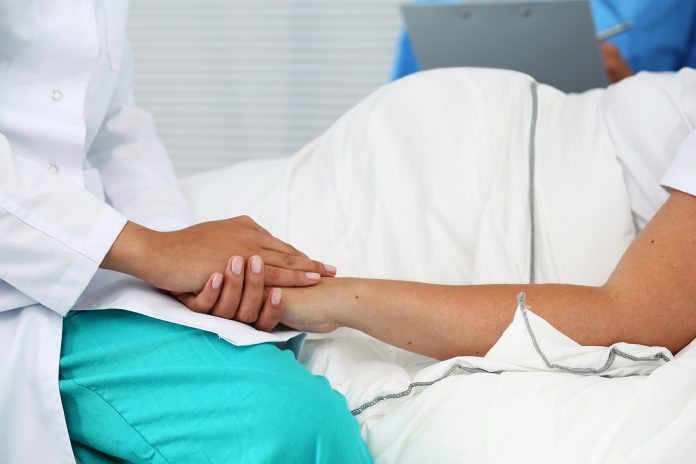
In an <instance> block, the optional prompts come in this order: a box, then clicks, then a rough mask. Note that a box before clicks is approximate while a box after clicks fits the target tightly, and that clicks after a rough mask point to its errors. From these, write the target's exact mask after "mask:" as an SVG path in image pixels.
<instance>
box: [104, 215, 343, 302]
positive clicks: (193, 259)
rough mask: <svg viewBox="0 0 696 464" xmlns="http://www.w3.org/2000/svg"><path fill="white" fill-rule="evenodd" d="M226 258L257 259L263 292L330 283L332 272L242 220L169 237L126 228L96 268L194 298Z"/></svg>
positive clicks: (198, 227) (137, 227)
mask: <svg viewBox="0 0 696 464" xmlns="http://www.w3.org/2000/svg"><path fill="white" fill-rule="evenodd" d="M230 256H241V257H242V258H244V260H245V261H246V260H248V259H249V258H251V257H252V256H259V257H260V258H261V259H262V261H263V263H264V265H263V268H264V269H263V271H264V272H263V276H264V283H265V284H266V285H267V286H283V287H294V286H309V285H314V284H316V283H317V282H318V281H319V279H320V278H321V277H322V276H324V277H333V276H334V275H335V274H336V269H335V268H334V267H333V266H326V265H324V264H322V263H320V262H318V261H314V260H311V259H309V258H308V257H307V256H306V255H304V254H303V253H301V252H299V251H297V250H296V249H295V248H294V247H292V246H290V245H288V244H287V243H285V242H283V241H281V240H278V239H277V238H275V237H273V236H272V235H271V234H270V233H269V232H268V231H266V230H265V229H264V228H262V227H261V226H259V225H258V224H256V223H255V222H254V221H253V220H252V219H250V218H249V217H247V216H240V217H236V218H232V219H225V220H221V221H211V222H204V223H201V224H196V225H194V226H191V227H187V228H185V229H181V230H178V231H174V232H158V231H154V230H151V229H148V228H146V227H143V226H140V225H138V224H135V223H133V222H130V221H129V222H128V223H127V224H126V226H125V227H124V228H123V230H122V231H121V233H120V235H119V236H118V238H117V239H116V241H115V242H114V244H113V245H112V247H111V249H110V250H109V252H108V253H107V254H106V257H105V258H104V260H103V261H102V263H101V267H102V268H104V269H110V270H113V271H118V272H123V273H125V274H129V275H132V276H134V277H137V278H139V279H142V280H144V281H146V282H148V283H149V284H151V285H152V286H154V287H157V288H160V289H162V290H167V291H170V292H175V293H199V292H200V291H201V290H202V289H203V288H204V286H205V285H206V283H207V282H208V280H209V279H210V278H211V276H212V275H213V274H214V273H216V272H220V271H221V270H224V269H225V267H226V265H227V262H228V260H229V257H230Z"/></svg>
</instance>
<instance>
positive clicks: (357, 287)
mask: <svg viewBox="0 0 696 464" xmlns="http://www.w3.org/2000/svg"><path fill="white" fill-rule="evenodd" d="M308 291H310V292H311V291H312V290H308ZM316 291H317V292H323V293H324V298H322V299H325V301H324V303H325V304H328V305H330V308H331V309H330V310H329V311H331V317H332V318H333V320H334V321H335V322H336V323H338V325H341V326H346V327H352V328H355V329H359V330H361V331H363V332H366V333H368V334H370V335H372V336H374V337H376V338H379V339H381V340H383V341H385V342H388V343H391V344H394V345H396V346H400V347H402V348H405V349H408V350H411V351H416V352H418V353H422V354H425V355H428V356H433V357H436V358H440V359H444V358H449V357H452V356H457V355H483V354H485V353H486V351H488V350H489V349H490V348H491V347H492V346H493V344H494V343H495V342H496V341H497V340H498V338H499V337H500V335H501V334H502V333H503V331H504V330H505V328H506V327H507V326H508V325H509V324H510V322H511V320H512V318H513V315H514V312H515V309H516V307H517V300H516V296H517V294H518V293H519V292H521V291H524V292H526V294H527V300H526V302H527V305H528V306H530V307H531V308H532V309H533V310H534V311H535V312H536V313H537V314H539V315H540V316H542V317H543V318H544V319H546V320H547V321H548V322H550V323H551V324H553V325H554V326H555V327H556V328H558V329H559V330H561V331H562V332H564V333H565V334H566V335H568V336H570V337H571V338H573V339H574V340H576V341H577V342H579V343H581V344H585V345H609V344H611V343H614V342H617V341H620V340H621V333H622V331H621V329H620V326H621V324H622V321H619V320H616V319H615V316H614V315H615V314H617V313H616V312H615V311H612V310H611V308H610V306H611V303H610V301H611V299H610V295H609V293H608V291H606V290H605V289H604V288H595V287H582V286H573V285H482V286H444V285H428V284H416V283H412V282H396V281H386V280H362V279H336V282H327V284H326V286H324V287H323V290H322V286H320V288H317V289H316Z"/></svg>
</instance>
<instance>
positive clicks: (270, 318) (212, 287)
mask: <svg viewBox="0 0 696 464" xmlns="http://www.w3.org/2000/svg"><path fill="white" fill-rule="evenodd" d="M172 295H173V296H174V297H175V298H176V299H177V300H179V301H181V302H182V303H183V304H185V305H186V306H187V307H188V308H189V309H191V310H192V311H195V312H198V313H204V314H211V315H213V316H217V317H222V318H224V319H232V320H235V321H238V322H243V323H245V324H251V325H253V326H254V327H255V328H256V329H258V330H264V331H267V332H270V331H271V330H273V329H274V328H275V327H276V326H277V325H278V323H280V320H281V319H282V317H283V307H284V301H283V299H282V295H283V293H282V290H281V289H280V288H269V289H268V290H267V291H266V289H265V288H264V266H263V260H262V259H261V257H260V256H252V257H251V258H249V259H248V260H247V261H246V263H245V262H244V258H242V257H241V256H233V257H232V258H230V259H229V261H228V262H227V266H226V267H225V270H224V272H216V273H214V274H213V275H211V276H210V278H209V279H208V281H207V282H206V284H205V286H204V287H203V289H202V290H201V291H200V292H198V293H193V292H191V293H172Z"/></svg>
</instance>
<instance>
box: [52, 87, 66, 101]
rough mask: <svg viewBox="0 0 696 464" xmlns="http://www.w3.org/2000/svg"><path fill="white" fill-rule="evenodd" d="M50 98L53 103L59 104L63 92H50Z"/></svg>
mask: <svg viewBox="0 0 696 464" xmlns="http://www.w3.org/2000/svg"><path fill="white" fill-rule="evenodd" d="M51 98H52V99H53V101H55V102H59V101H61V100H62V99H63V92H61V91H60V90H54V91H53V92H51Z"/></svg>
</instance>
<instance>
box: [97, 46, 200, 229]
mask: <svg viewBox="0 0 696 464" xmlns="http://www.w3.org/2000/svg"><path fill="white" fill-rule="evenodd" d="M88 157H89V161H90V164H91V165H92V167H94V168H96V169H97V170H98V171H99V174H100V176H101V180H102V184H103V187H104V192H105V194H106V198H107V201H108V202H109V203H110V204H111V205H113V206H114V208H116V209H117V210H118V211H120V212H121V213H122V214H123V215H125V216H126V217H127V218H128V219H130V220H131V221H134V222H136V223H138V224H141V225H144V226H146V227H150V228H153V229H157V230H176V229H181V228H183V227H187V226H190V225H191V224H192V223H193V220H192V214H191V212H190V209H189V205H188V203H187V201H186V199H185V198H184V195H183V192H182V190H181V187H180V186H179V183H178V181H177V178H176V175H175V174H174V168H173V167H172V164H171V161H170V160H169V157H168V155H167V151H166V149H165V147H164V145H163V143H162V141H161V140H160V139H159V137H158V136H157V133H156V131H155V126H154V123H153V120H152V116H151V115H150V114H149V113H148V112H146V111H145V110H143V109H142V108H140V107H138V106H137V105H136V104H135V102H134V96H133V63H132V59H131V55H130V50H129V48H128V47H126V48H125V53H124V57H123V62H122V63H121V70H120V75H119V81H118V84H117V87H116V90H115V92H114V95H113V97H112V100H111V103H110V105H109V108H108V110H107V114H106V117H105V119H104V122H103V124H102V126H101V128H100V129H99V132H98V133H97V135H96V138H95V140H94V143H93V144H92V147H91V149H90V151H89V154H88Z"/></svg>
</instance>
